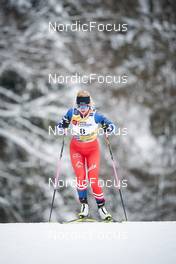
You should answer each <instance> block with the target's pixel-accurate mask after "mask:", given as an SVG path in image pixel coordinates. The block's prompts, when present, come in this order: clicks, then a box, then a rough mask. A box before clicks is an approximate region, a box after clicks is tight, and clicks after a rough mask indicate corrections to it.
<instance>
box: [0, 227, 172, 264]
mask: <svg viewBox="0 0 176 264" xmlns="http://www.w3.org/2000/svg"><path fill="white" fill-rule="evenodd" d="M0 252H1V253H0V263H1V264H12V263H13V264H16V263H17V264H22V263H23V264H35V263H36V264H39V263H41V264H46V263H47V264H49V263H51V264H55V263H57V264H58V263H62V264H63V263H84V264H87V263H89V264H90V263H91V264H92V263H100V264H102V263H103V264H104V263H106V264H107V263H109V264H113V263H114V264H117V263H119V264H127V263H135V264H138V263H139V264H144V263H146V264H149V263H150V264H151V263H154V264H157V263H158V264H163V263H165V264H166V263H167V264H175V263H176V222H128V223H108V224H106V223H79V224H58V223H50V224H49V223H38V224H37V223H31V224H0Z"/></svg>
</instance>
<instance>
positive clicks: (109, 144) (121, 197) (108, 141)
mask: <svg viewBox="0 0 176 264" xmlns="http://www.w3.org/2000/svg"><path fill="white" fill-rule="evenodd" d="M105 140H106V143H107V145H108V148H109V153H110V156H111V160H112V166H113V170H114V175H115V178H116V181H117V183H119V178H118V176H117V169H116V166H115V161H114V156H113V152H112V148H111V143H110V140H109V137H108V135H107V133H105ZM118 190H119V194H120V199H121V203H122V208H123V211H124V215H125V220H126V221H127V220H128V219H127V213H126V210H125V205H124V200H123V196H122V191H121V189H120V187H118Z"/></svg>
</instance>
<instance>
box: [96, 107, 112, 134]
mask: <svg viewBox="0 0 176 264" xmlns="http://www.w3.org/2000/svg"><path fill="white" fill-rule="evenodd" d="M95 122H96V123H98V124H101V126H102V128H103V129H104V130H105V131H107V132H109V133H112V132H114V131H115V125H114V123H113V122H112V121H111V120H109V119H108V118H106V117H105V116H104V115H102V114H100V113H99V112H96V113H95Z"/></svg>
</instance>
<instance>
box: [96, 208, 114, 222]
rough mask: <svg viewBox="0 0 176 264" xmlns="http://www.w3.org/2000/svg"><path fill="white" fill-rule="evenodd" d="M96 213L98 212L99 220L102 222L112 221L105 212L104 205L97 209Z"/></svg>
mask: <svg viewBox="0 0 176 264" xmlns="http://www.w3.org/2000/svg"><path fill="white" fill-rule="evenodd" d="M98 212H99V215H100V218H101V219H102V220H103V221H111V220H112V216H111V215H110V214H109V213H108V212H107V210H106V208H105V206H104V205H103V206H101V207H99V208H98Z"/></svg>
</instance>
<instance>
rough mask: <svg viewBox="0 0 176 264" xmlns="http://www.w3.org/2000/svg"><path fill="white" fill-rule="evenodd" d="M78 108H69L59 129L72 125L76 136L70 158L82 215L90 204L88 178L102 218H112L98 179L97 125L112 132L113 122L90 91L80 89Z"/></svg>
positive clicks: (85, 215) (72, 141) (77, 100)
mask: <svg viewBox="0 0 176 264" xmlns="http://www.w3.org/2000/svg"><path fill="white" fill-rule="evenodd" d="M76 105H77V107H75V108H70V109H69V110H68V112H67V113H66V115H65V116H64V117H63V118H62V120H61V122H60V123H59V124H58V127H59V129H60V128H61V129H66V128H68V127H69V125H71V131H72V134H73V137H72V139H71V142H70V158H71V162H72V166H73V169H74V172H75V174H76V184H77V191H78V196H79V201H80V203H81V210H80V213H79V217H80V218H83V217H87V216H88V214H89V206H88V202H87V179H86V170H87V176H88V180H89V183H90V186H91V190H92V194H93V196H94V197H95V200H96V203H97V206H98V212H99V215H100V218H101V219H102V220H106V219H111V218H112V217H111V215H110V214H109V213H108V212H107V210H106V208H105V198H104V195H103V191H102V188H101V186H100V184H99V182H98V177H99V163H100V148H99V142H98V140H97V134H98V126H99V124H100V125H101V126H102V128H103V129H104V131H105V132H108V134H110V133H112V132H113V131H114V129H115V126H114V124H113V123H112V122H111V121H110V120H108V119H107V118H106V117H104V116H103V115H102V114H100V113H99V112H97V111H96V109H95V107H94V106H93V101H92V98H91V96H90V94H89V92H87V91H80V92H78V94H77V97H76Z"/></svg>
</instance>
